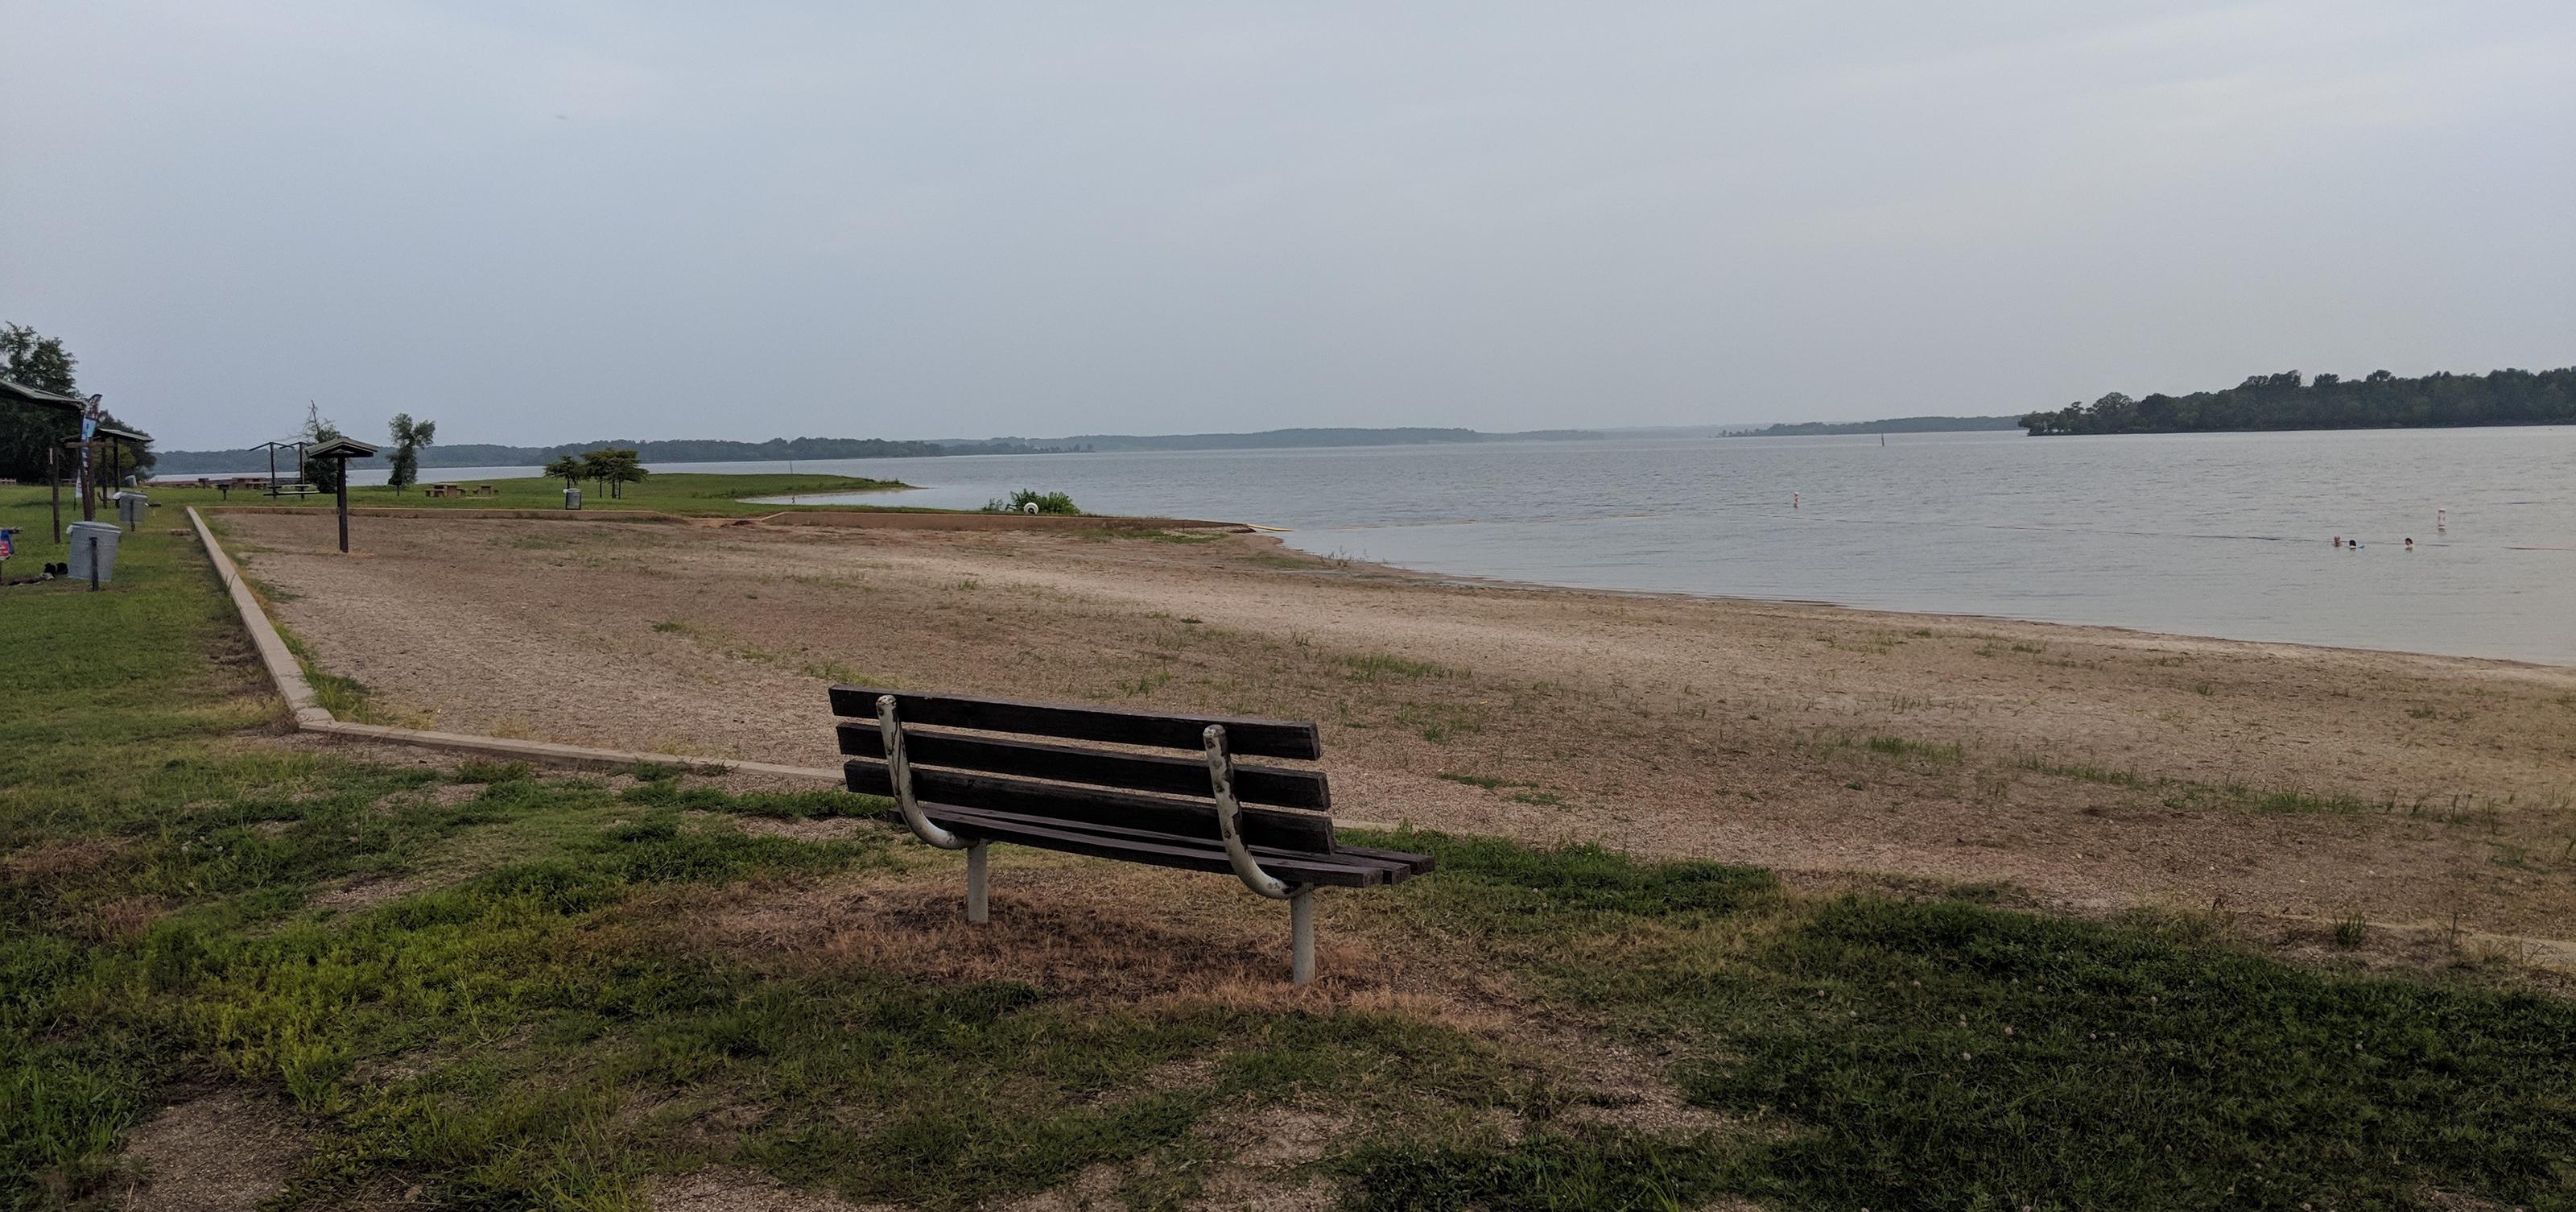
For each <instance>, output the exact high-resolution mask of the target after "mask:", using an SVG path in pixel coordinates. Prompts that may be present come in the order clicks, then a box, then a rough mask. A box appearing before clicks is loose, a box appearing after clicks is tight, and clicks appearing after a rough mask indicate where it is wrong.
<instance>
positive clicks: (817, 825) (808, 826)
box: [734, 816, 876, 842]
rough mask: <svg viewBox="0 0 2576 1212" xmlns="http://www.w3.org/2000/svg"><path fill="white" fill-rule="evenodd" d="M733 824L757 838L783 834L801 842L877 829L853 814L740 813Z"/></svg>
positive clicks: (830, 839)
mask: <svg viewBox="0 0 2576 1212" xmlns="http://www.w3.org/2000/svg"><path fill="white" fill-rule="evenodd" d="M734 823H735V824H736V825H737V826H739V827H740V828H741V829H742V831H743V832H745V833H748V834H751V835H752V836H754V837H784V838H793V839H795V840H797V841H800V842H846V841H851V840H854V839H856V838H858V837H859V836H860V835H862V834H867V833H873V832H875V831H876V827H875V826H874V825H873V824H872V823H870V822H868V821H864V820H861V819H859V818H857V817H852V816H829V817H774V816H741V817H735V818H734Z"/></svg>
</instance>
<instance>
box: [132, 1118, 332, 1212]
mask: <svg viewBox="0 0 2576 1212" xmlns="http://www.w3.org/2000/svg"><path fill="white" fill-rule="evenodd" d="M304 1152H305V1134H304V1131H303V1129H302V1126H301V1125H300V1124H298V1123H297V1121H296V1120H295V1119H294V1117H293V1116H291V1115H289V1114H288V1113H287V1112H286V1111H285V1110H284V1109H282V1108H280V1107H278V1106H277V1105H276V1104H274V1103H271V1102H268V1101H266V1100H264V1099H260V1098H257V1097H254V1096H252V1095H249V1094H245V1093H243V1092H241V1091H239V1090H230V1089H227V1090H218V1091H216V1092H214V1093H212V1094H207V1095H203V1096H201V1097H198V1098H193V1099H190V1100H188V1101H186V1102H183V1103H179V1104H177V1105H175V1106H172V1107H169V1108H166V1109H164V1110H163V1111H162V1112H161V1113H160V1114H158V1115H155V1116H153V1117H152V1118H151V1119H149V1120H146V1121H144V1122H143V1124H142V1125H141V1126H139V1127H137V1128H135V1129H134V1131H133V1133H132V1134H130V1135H129V1136H127V1138H126V1143H125V1160H126V1161H127V1162H129V1163H131V1164H132V1165H134V1166H135V1167H136V1168H137V1169H138V1170H139V1171H140V1173H139V1174H138V1175H137V1176H136V1178H135V1179H134V1181H133V1182H132V1183H130V1184H129V1185H128V1186H127V1188H126V1190H125V1193H124V1198H123V1202H122V1205H121V1206H122V1207H125V1208H129V1209H134V1210H136V1212H142V1210H144V1209H150V1210H152V1212H256V1209H257V1208H258V1207H259V1205H260V1202H261V1201H263V1200H266V1199H268V1198H269V1197H270V1196H273V1195H276V1194H277V1193H278V1192H280V1191H283V1190H285V1189H286V1181H287V1179H288V1178H289V1177H291V1176H292V1175H293V1174H294V1171H295V1166H296V1163H297V1162H298V1161H300V1160H301V1159H302V1158H303V1156H304Z"/></svg>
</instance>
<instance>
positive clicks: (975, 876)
mask: <svg viewBox="0 0 2576 1212" xmlns="http://www.w3.org/2000/svg"><path fill="white" fill-rule="evenodd" d="M984 849H985V843H983V842H975V843H973V844H971V845H969V846H967V847H966V920H967V921H970V922H973V923H975V924H976V925H979V926H980V925H983V924H984V922H985V920H986V918H988V917H989V916H990V914H988V913H987V912H986V911H985V905H984Z"/></svg>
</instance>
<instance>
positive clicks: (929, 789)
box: [842, 738, 1335, 854]
mask: <svg viewBox="0 0 2576 1212" xmlns="http://www.w3.org/2000/svg"><path fill="white" fill-rule="evenodd" d="M907 739H909V738H907ZM842 770H843V772H844V779H845V780H846V785H847V786H848V787H849V789H850V790H852V791H856V792H858V793H860V794H862V795H882V796H888V797H891V796H892V795H894V776H893V775H891V774H889V773H887V771H886V767H885V763H884V762H882V761H872V760H869V759H865V758H860V759H855V760H852V761H849V762H846V763H844V764H843V765H842ZM912 789H913V794H914V795H916V796H918V797H920V798H921V799H922V800H924V801H928V802H936V803H942V804H949V805H957V806H964V807H972V808H979V809H983V810H986V811H996V812H1015V813H1020V814H1023V815H1029V816H1041V817H1056V818H1059V819H1063V820H1066V821H1068V822H1071V823H1075V824H1082V825H1108V826H1117V827H1125V828H1134V829H1144V830H1150V831H1152V832H1156V833H1168V834H1173V835H1177V836H1181V837H1205V838H1214V837H1216V836H1217V828H1216V805H1215V804H1214V803H1212V802H1210V801H1208V800H1197V801H1191V800H1176V799H1167V798H1164V797H1162V796H1153V795H1138V794H1135V793H1132V792H1125V791H1110V790H1106V789H1103V788H1097V787H1067V786H1063V785H1060V784H1053V783H1032V782H1029V781H1027V780H1025V779H1009V778H996V777H993V776H989V775H980V774H967V773H963V772H961V771H954V770H938V769H933V768H930V767H926V766H915V767H913V769H912ZM1236 819H1237V820H1238V821H1239V822H1240V823H1241V826H1242V829H1243V840H1244V842H1245V843H1246V844H1249V845H1253V846H1273V847H1277V848H1279V849H1281V850H1286V851H1302V852H1305V853H1309V854H1329V853H1331V852H1332V851H1333V850H1334V849H1335V847H1334V844H1333V821H1332V818H1331V817H1327V816H1319V815H1316V814H1314V813H1309V812H1286V811H1282V810H1280V809H1277V808H1246V809H1244V810H1243V811H1242V813H1241V814H1240V815H1238V816H1237V818H1236Z"/></svg>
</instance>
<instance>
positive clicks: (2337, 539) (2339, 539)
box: [2335, 535, 2343, 547]
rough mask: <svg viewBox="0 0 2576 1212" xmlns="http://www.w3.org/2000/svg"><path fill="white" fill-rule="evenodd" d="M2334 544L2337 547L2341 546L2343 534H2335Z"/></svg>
mask: <svg viewBox="0 0 2576 1212" xmlns="http://www.w3.org/2000/svg"><path fill="white" fill-rule="evenodd" d="M2335 546H2337V547H2341V546H2343V536H2342V535H2336V536H2335Z"/></svg>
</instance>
